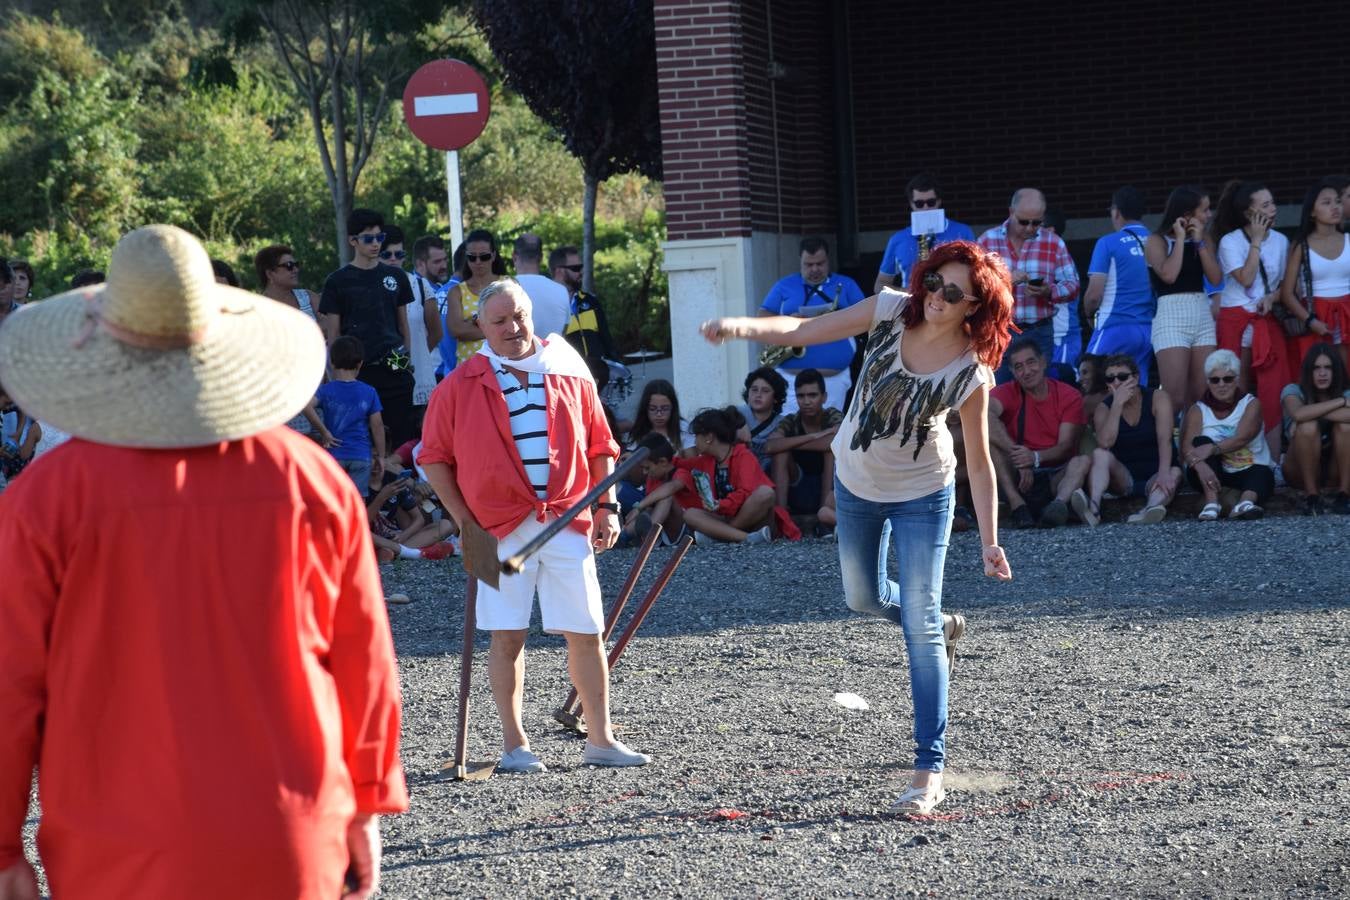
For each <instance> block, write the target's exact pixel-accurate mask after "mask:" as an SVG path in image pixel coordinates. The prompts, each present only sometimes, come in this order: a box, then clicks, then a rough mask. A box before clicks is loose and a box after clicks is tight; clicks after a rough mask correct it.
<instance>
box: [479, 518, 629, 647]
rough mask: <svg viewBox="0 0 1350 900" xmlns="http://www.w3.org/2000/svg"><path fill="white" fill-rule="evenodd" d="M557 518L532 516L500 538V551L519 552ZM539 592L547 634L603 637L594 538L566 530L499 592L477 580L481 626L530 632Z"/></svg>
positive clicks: (504, 582) (507, 578)
mask: <svg viewBox="0 0 1350 900" xmlns="http://www.w3.org/2000/svg"><path fill="white" fill-rule="evenodd" d="M555 518H556V516H549V517H548V521H545V522H538V521H536V520H535V517H534V515H533V514H531V515H529V516H527V517H526V518H525V521H524V522H521V523H520V524H519V525H517V526H516V530H515V531H513V532H511V533H510V534H508V535H507V536H506V537H504V538H502V539H501V541H500V542H499V544H498V547H497V550H498V553H499V554H500V555H501V557H502V558H503V559H505V558H506V557H508V556H510V555H511V554H512V553H515V552H516V551H517V550H519V549H520V548H521V547H524V546H525V545H526V544H527V543H528V542H529V540H530V539H531V538H532V537H534V536H535V535H536V534H538V533H539V532H541V531H543V530H544V528H545V527H546V526H547V525H548V522H551V521H553V519H555ZM536 588H538V590H539V611H540V613H542V614H543V619H544V630H545V631H547V632H548V633H549V634H558V633H559V632H563V631H573V632H576V633H578V634H599V633H600V632H601V631H603V630H604V609H603V607H602V605H601V601H600V581H599V579H598V578H596V575H595V554H594V553H593V552H591V539H590V536H589V535H587V534H582V533H581V532H579V531H576V530H574V529H572V528H565V529H563V531H562V532H560V533H559V534H557V535H555V536H554V537H553V538H552V539H551V540H550V541H549V542H548V543H547V544H545V545H544V546H543V547H542V548H541V549H540V551H539V552H538V553H536V554H535V555H534V556H531V557H530V558H529V559H527V560H525V571H523V572H521V573H520V574H519V575H503V576H502V578H501V586H500V587H499V588H498V589H496V590H493V589H492V588H490V587H488V586H487V585H486V584H484V583H483V582H481V581H480V582H478V604H477V607H476V609H477V612H478V627H479V628H481V629H483V630H484V631H523V630H524V629H526V628H529V627H530V613H531V612H532V611H533V609H534V594H535V589H536Z"/></svg>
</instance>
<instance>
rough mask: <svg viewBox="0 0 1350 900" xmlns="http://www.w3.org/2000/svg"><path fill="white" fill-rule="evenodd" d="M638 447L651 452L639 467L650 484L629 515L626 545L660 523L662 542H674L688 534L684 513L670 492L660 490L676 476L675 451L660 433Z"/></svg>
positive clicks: (626, 528) (639, 442)
mask: <svg viewBox="0 0 1350 900" xmlns="http://www.w3.org/2000/svg"><path fill="white" fill-rule="evenodd" d="M638 447H645V448H647V451H648V455H647V458H646V459H645V460H643V462H642V464H641V465H640V466H639V467H638V468H640V469H642V471H643V475H644V476H645V477H646V481H647V485H646V490H645V491H644V493H643V497H642V499H641V500H639V501H638V502H637V503H635V504H634V505H633V508H632V509H631V510H630V511H629V513H628V520H627V521H626V522H625V523H624V526H623V532H622V536H623V537H625V538H626V541H625V543H632V542H635V541H640V540H642V539H643V538H644V537H646V536H647V532H648V530H650V529H651V527H652V525H653V524H657V525H660V526H661V531H662V535H661V537H662V540H663V541H664V542H665V543H667V544H669V543H672V542H674V541H677V540H679V538H680V536H681V535H682V534H683V533H684V511H683V510H682V509H681V508H680V506H679V504H678V503H676V502H675V498H674V497H673V496H671V494H670V493H669V492H668V491H667V492H664V493H662V492H660V488H661V487H662V486H663V485H666V484H669V483H670V481H671V478H672V477H673V476H674V474H675V448H674V447H672V446H671V444H670V440H669V439H668V438H667V437H666V436H665V435H663V434H657V433H656V432H652V433H651V434H648V435H647V436H646V437H644V438H643V439H642V440H640V441H638Z"/></svg>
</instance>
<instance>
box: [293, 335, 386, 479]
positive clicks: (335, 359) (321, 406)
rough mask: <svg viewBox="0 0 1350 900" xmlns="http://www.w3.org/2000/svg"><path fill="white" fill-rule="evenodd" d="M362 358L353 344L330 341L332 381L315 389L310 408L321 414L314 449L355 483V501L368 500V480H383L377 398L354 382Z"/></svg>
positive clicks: (351, 339) (361, 383) (343, 340)
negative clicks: (324, 452)
mask: <svg viewBox="0 0 1350 900" xmlns="http://www.w3.org/2000/svg"><path fill="white" fill-rule="evenodd" d="M364 358H365V348H364V347H362V346H361V342H360V341H359V340H357V339H356V338H354V337H351V336H350V335H344V336H343V337H340V338H338V339H337V340H335V341H333V346H332V347H330V348H329V350H328V361H329V362H330V363H332V369H333V378H332V380H331V381H327V382H325V383H323V384H321V385H319V390H318V393H317V394H315V397H314V401H313V406H317V407H318V410H319V412H320V413H321V414H322V426H323V431H320V432H319V443H320V444H322V445H323V446H324V447H326V448H328V452H329V453H331V454H333V458H334V459H335V460H337V463H338V465H340V466H341V467H342V469H343V471H345V472H346V473H347V474H348V475H350V476H351V478H352V481H354V482H356V489H357V490H358V491H360V492H361V496H362V497H368V496H369V495H370V491H371V479H372V478H381V476H383V474H384V418H383V416H381V415H380V410H381V407H380V395H379V394H377V393H375V389H374V388H373V387H371V386H370V385H368V384H366V383H365V382H364V381H357V380H356V376H357V375H358V374H359V373H360V371H361V362H362V360H363V359H364ZM308 412H312V410H310V409H307V413H308ZM306 418H309V416H308V415H306ZM312 421H313V420H312V419H311V422H312ZM372 449H373V451H374V452H373V453H372Z"/></svg>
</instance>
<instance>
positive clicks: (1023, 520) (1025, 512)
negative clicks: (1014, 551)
mask: <svg viewBox="0 0 1350 900" xmlns="http://www.w3.org/2000/svg"><path fill="white" fill-rule="evenodd" d="M1012 527H1014V528H1035V527H1036V520H1035V519H1033V518H1032V517H1031V510H1029V509H1027V507H1026V504H1023V505H1021V506H1019V507H1017V509H1014V510H1013V511H1012Z"/></svg>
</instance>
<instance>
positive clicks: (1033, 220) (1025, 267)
mask: <svg viewBox="0 0 1350 900" xmlns="http://www.w3.org/2000/svg"><path fill="white" fill-rule="evenodd" d="M1044 223H1045V195H1044V194H1042V193H1041V192H1040V191H1039V190H1037V189H1036V188H1018V189H1017V190H1016V191H1015V192H1014V193H1013V196H1012V202H1011V203H1009V205H1008V218H1007V219H1005V220H1004V222H1003V224H1002V225H999V226H997V227H995V228H991V229H989V230H988V231H986V232H985V233H984V234H982V235H980V239H979V242H978V243H979V244H980V246H981V247H984V248H985V249H986V250H988V251H990V252H991V253H997V254H998V255H999V256H1001V257H1003V262H1004V263H1006V264H1007V266H1008V271H1010V272H1011V273H1012V282H1013V323H1014V324H1015V325H1016V326H1017V328H1018V329H1019V330H1020V331H1021V333H1022V334H1023V335H1024V336H1026V337H1029V338H1032V339H1033V340H1035V341H1036V344H1037V346H1039V347H1040V348H1041V353H1042V356H1044V357H1045V358H1047V359H1048V358H1049V357H1050V356H1051V355H1053V353H1054V347H1055V331H1054V317H1055V306H1056V305H1057V304H1061V303H1069V302H1071V301H1073V300H1075V299H1076V298H1077V297H1078V269H1077V268H1076V267H1075V266H1074V264H1073V258H1072V257H1071V256H1069V248H1068V247H1066V246H1064V241H1063V240H1061V239H1060V237H1059V235H1057V234H1055V233H1054V232H1053V231H1050V230H1049V229H1046V228H1042V227H1041V226H1042V225H1043V224H1044ZM995 378H996V380H997V381H998V383H999V384H1004V383H1006V382H1007V381H1009V380H1010V379H1011V378H1012V372H1011V371H1010V370H1009V368H1008V360H1007V355H1006V354H1005V355H1004V359H1003V362H1002V363H1001V364H1000V365H999V368H998V371H997V372H996V373H995Z"/></svg>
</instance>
